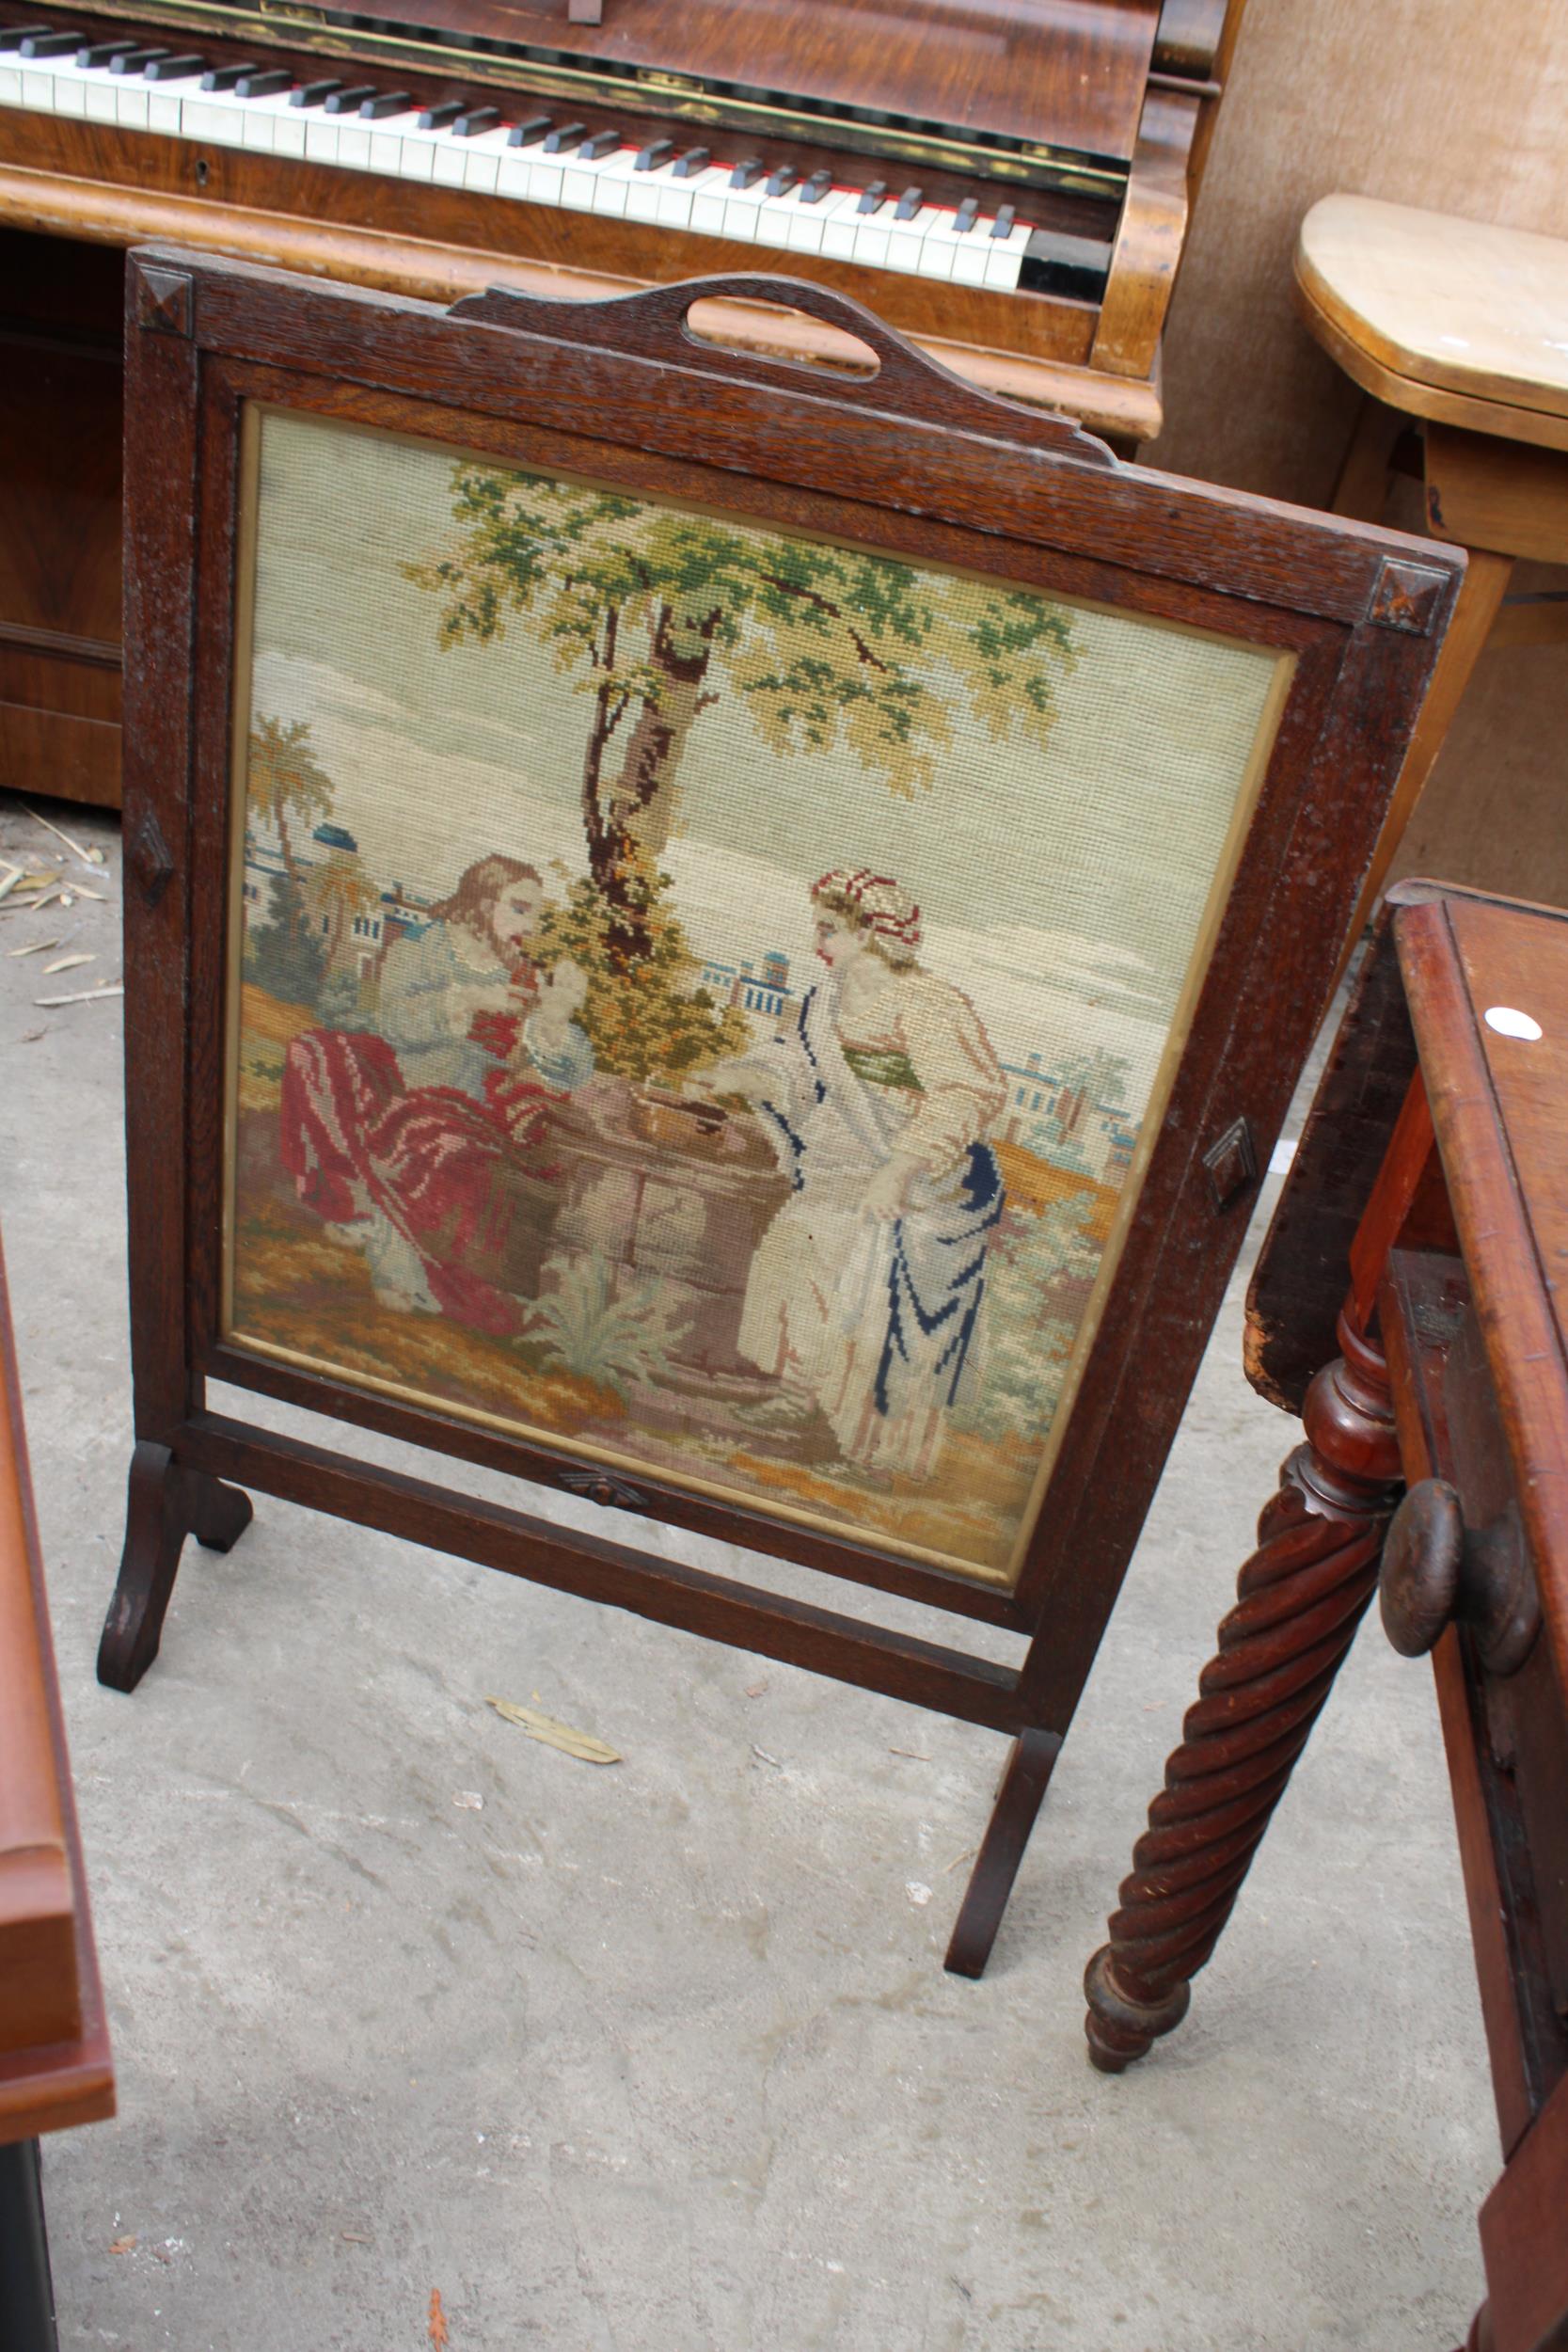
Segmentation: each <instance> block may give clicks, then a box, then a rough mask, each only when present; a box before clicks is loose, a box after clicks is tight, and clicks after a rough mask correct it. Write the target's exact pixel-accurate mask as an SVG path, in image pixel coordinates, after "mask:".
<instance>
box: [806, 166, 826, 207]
mask: <svg viewBox="0 0 1568 2352" xmlns="http://www.w3.org/2000/svg"><path fill="white" fill-rule="evenodd" d="M832 184H833V175H832V172H831V171H814V172H813V173H812V175H811V178H810V179H809V180H806V181H803V182H802V183H801V187H800V201H801V203H802V204H820V203H821V201H822V199H823V198H824V197H825V196H826V195H827V194H828V191H829V190H830V188H831V187H832Z"/></svg>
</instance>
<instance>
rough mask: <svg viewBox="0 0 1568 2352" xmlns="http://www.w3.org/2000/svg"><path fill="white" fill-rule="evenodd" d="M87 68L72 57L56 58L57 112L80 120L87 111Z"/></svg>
mask: <svg viewBox="0 0 1568 2352" xmlns="http://www.w3.org/2000/svg"><path fill="white" fill-rule="evenodd" d="M87 79H88V76H87V68H86V66H82V65H77V64H76V63H75V61H74V60H73V59H71V58H70V57H56V58H55V113H56V114H57V115H70V116H71V117H72V118H73V119H75V120H76V121H78V122H80V121H81V120H83V119H85V117H86V115H87Z"/></svg>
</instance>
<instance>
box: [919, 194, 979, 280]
mask: <svg viewBox="0 0 1568 2352" xmlns="http://www.w3.org/2000/svg"><path fill="white" fill-rule="evenodd" d="M957 219H958V215H957V213H955V212H951V211H946V210H939V211H938V214H937V216H936V219H935V220H934V221H933V222H932V223H931V226H930V228H929V229H927V231H926V234H925V235H924V237H922V239H921V241H920V259H919V260H918V261H917V262H916V263H915V268H916V270H917V271H918V273H919V275H920V276H921V277H922V278H951V277H952V275H953V262H954V257H955V255H956V253H957V251H958V246H960V245H961V244H962V243H963V240H962V238H961V237H960V236H959V235H958V231H957V230H956V229H955V228H954V226H953V224H954V222H955V221H956V220H957ZM974 233H975V232H974V230H971V231H970V234H971V235H972V236H973V235H974Z"/></svg>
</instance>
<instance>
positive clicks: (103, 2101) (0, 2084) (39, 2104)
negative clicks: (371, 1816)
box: [0, 1256, 115, 2142]
mask: <svg viewBox="0 0 1568 2352" xmlns="http://www.w3.org/2000/svg"><path fill="white" fill-rule="evenodd" d="M0 1387H3V1389H4V1397H3V1400H0V1403H3V1407H4V1410H5V1412H6V1415H7V1418H8V1422H9V1423H10V1426H11V1428H12V1430H13V1432H14V1433H15V1438H16V1458H17V1470H18V1485H19V1488H20V1493H21V1499H22V1508H23V1516H24V1523H25V1528H26V1539H27V1540H26V1552H27V1564H28V1570H29V1574H30V1577H31V1581H32V1586H33V1595H34V1606H35V1610H36V1613H37V1622H38V1629H39V1650H40V1659H41V1661H42V1665H43V1670H44V1681H45V1686H46V1692H47V1700H48V1708H49V1727H50V1740H51V1744H52V1746H53V1749H54V1753H55V1769H56V1773H57V1777H58V1783H59V1792H60V1806H61V1811H62V1813H63V1816H64V1826H65V1837H66V1848H67V1851H68V1854H69V1856H70V1861H71V1887H72V1892H73V1896H74V1902H73V1906H72V1919H73V1929H74V1936H73V1941H74V1948H75V1966H76V1987H77V2001H78V2006H79V2009H80V2014H81V2021H82V2022H81V2030H80V2032H79V2034H77V2036H76V2037H75V2038H74V2039H73V2040H71V2041H67V2042H49V2043H44V2044H42V2045H40V2046H39V2047H37V2048H35V2049H31V2050H21V2051H13V2052H11V2053H9V2054H8V2055H7V2056H5V2057H3V2058H0V2142H8V2141H12V2140H19V2139H33V2138H36V2137H38V2136H39V2134H40V2133H42V2132H53V2131H62V2130H64V2129H65V2128H66V2127H67V2126H69V2125H71V2124H73V2123H92V2122H102V2121H103V2118H105V2117H106V2116H111V2115H113V2113H114V2111H115V2080H114V2065H113V2060H112V2058H111V2056H110V2050H109V2033H108V2022H107V2019H106V2016H105V2014H104V2009H103V1984H102V1981H101V1979H100V1977H99V1973H98V1955H97V1951H96V1948H95V1947H94V1943H93V1933H92V1920H91V1915H90V1912H89V1910H88V1904H87V1872H86V1869H85V1867H84V1865H83V1860H82V1836H81V1829H80V1825H79V1823H78V1821H77V1819H76V1804H75V1799H74V1796H73V1794H72V1791H71V1758H70V1755H69V1752H68V1749H67V1746H66V1736H65V1718H64V1715H63V1712H62V1710H61V1708H60V1700H59V1685H58V1679H57V1677H56V1674H55V1647H54V1641H53V1637H52V1635H51V1632H50V1627H49V1607H48V1598H47V1596H46V1594H45V1591H44V1583H43V1570H42V1562H41V1554H40V1549H39V1542H38V1516H37V1511H36V1508H35V1505H34V1502H33V1490H32V1480H31V1477H30V1475H29V1471H28V1466H27V1453H26V1446H25V1442H24V1438H23V1420H22V1386H21V1380H20V1377H19V1375H18V1371H17V1362H16V1349H15V1344H14V1342H13V1339H12V1336H11V1323H10V1311H9V1300H8V1289H7V1283H6V1269H5V1262H4V1258H3V1256H0Z"/></svg>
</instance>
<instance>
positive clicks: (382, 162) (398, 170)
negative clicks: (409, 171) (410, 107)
mask: <svg viewBox="0 0 1568 2352" xmlns="http://www.w3.org/2000/svg"><path fill="white" fill-rule="evenodd" d="M392 119H393V120H394V121H398V120H400V119H401V118H400V117H398V116H395V115H394V117H393V118H392ZM371 169H372V171H380V172H384V173H385V174H386V176H387V178H388V180H398V179H401V178H402V176H403V141H402V139H401V138H399V136H398V135H397V133H396V132H395V131H383V130H381V129H380V128H379V127H378V128H377V129H375V130H373V131H372V133H371Z"/></svg>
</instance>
